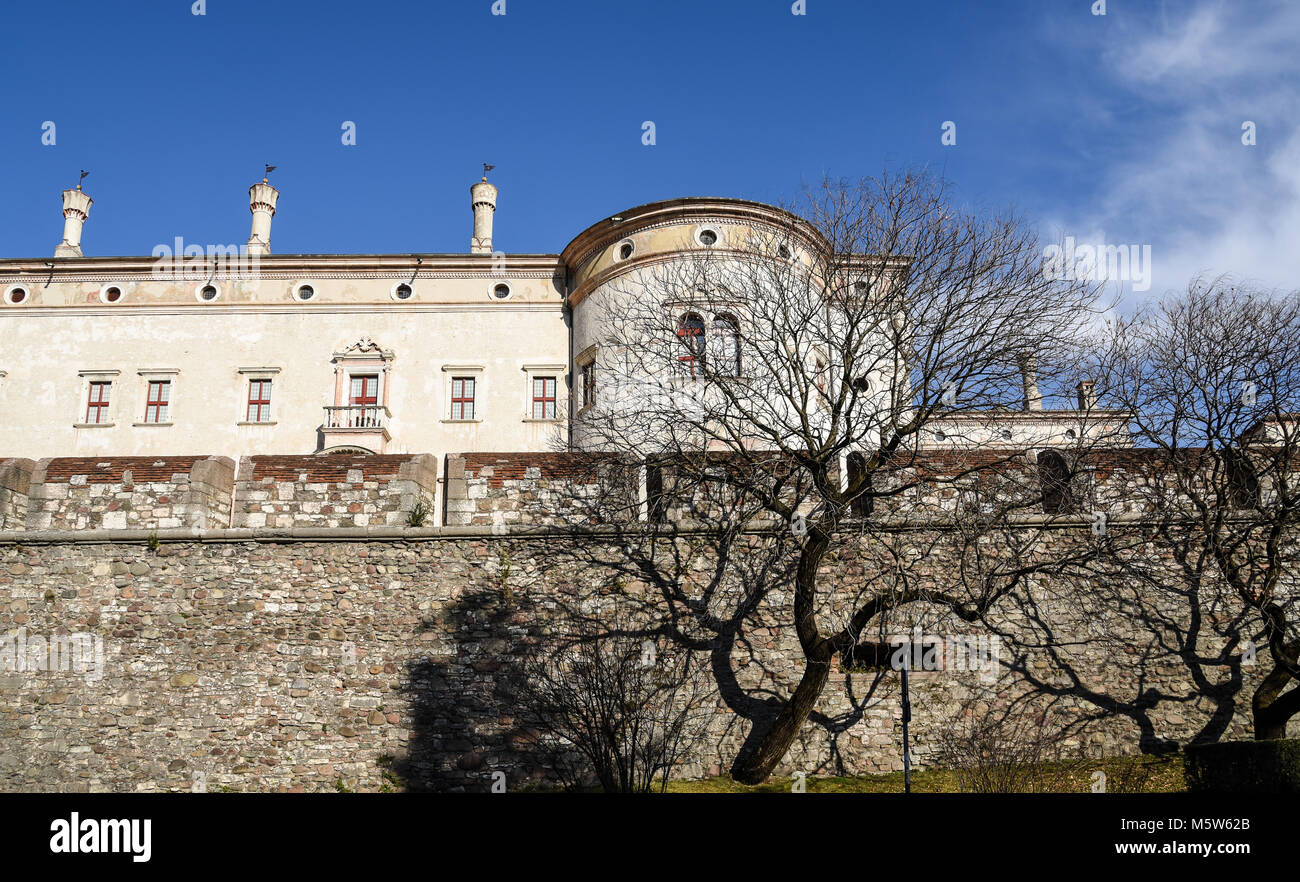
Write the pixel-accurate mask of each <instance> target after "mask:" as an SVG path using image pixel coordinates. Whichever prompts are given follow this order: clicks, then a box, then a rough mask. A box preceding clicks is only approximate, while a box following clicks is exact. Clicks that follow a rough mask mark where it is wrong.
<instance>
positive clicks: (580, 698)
mask: <svg viewBox="0 0 1300 882" xmlns="http://www.w3.org/2000/svg"><path fill="white" fill-rule="evenodd" d="M611 618H618V619H619V620H620V621H622V619H621V618H619V616H618V614H617V613H615V614H614V616H612V617H611V616H610V615H609V614H606V615H603V616H601V619H602V621H601V624H600V626H599V627H593V626H592V622H590V621H584V620H577V621H576V622H575V621H574V620H572V619H569V620H562V621H568V622H569V623H570V624H573V625H574V629H573V630H572V631H571V632H565V633H561V634H558V635H555V636H553V637H552V639H550V640H546V641H542V642H540V643H538V644H537V645H536V647H535V650H536V651H535V653H534V654H533V656H532V658H531V659H530V660H529V661H528V662H527V663H526V664H525V665H524V666H523V670H522V672H521V673H522V677H521V687H522V696H523V699H524V703H525V705H526V707H527V711H528V712H530V713H531V715H532V716H533V717H534V719H535V721H536V722H537V724H538V726H539V729H540V730H541V731H543V732H544V733H546V734H547V735H548V736H549V737H550V738H551V739H553V740H555V741H558V742H559V743H558V745H557V747H558V750H557V752H556V762H557V766H558V768H557V771H558V772H559V773H560V775H561V777H562V778H563V779H565V780H566V781H567V782H568V784H569V785H570V786H577V785H581V784H583V783H585V782H586V781H588V780H589V779H590V778H594V779H595V780H596V782H598V783H599V785H600V787H601V788H602V789H603V790H604V791H605V792H607V793H645V792H648V791H649V790H650V789H651V788H652V787H654V786H655V785H658V787H659V789H660V790H663V789H664V788H665V787H666V786H667V783H668V777H669V774H670V772H671V771H672V770H673V768H674V766H675V765H676V764H677V763H678V762H680V761H682V760H683V759H685V758H686V757H687V756H688V755H689V754H690V753H691V750H692V747H693V746H694V745H695V743H696V742H697V741H698V740H699V739H700V737H701V734H702V732H703V731H704V726H703V720H704V719H705V717H706V716H707V713H708V711H709V707H708V704H709V702H708V698H709V693H708V692H707V691H706V690H705V689H703V688H702V683H701V676H700V672H699V671H698V670H697V666H696V664H695V661H694V658H693V656H692V655H691V654H690V653H687V652H684V651H681V650H680V648H674V647H671V646H663V645H662V644H664V641H662V640H656V639H653V637H651V636H649V635H647V634H645V633H644V632H640V633H638V632H637V631H636V630H635V629H634V628H631V627H622V626H620V625H618V624H616V623H613V622H611ZM661 650H663V651H661Z"/></svg>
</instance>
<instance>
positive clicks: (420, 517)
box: [406, 502, 429, 527]
mask: <svg viewBox="0 0 1300 882" xmlns="http://www.w3.org/2000/svg"><path fill="white" fill-rule="evenodd" d="M428 516H429V506H427V505H425V504H424V503H423V502H417V503H416V504H415V508H413V509H411V511H410V513H408V514H407V516H406V526H408V527H423V526H424V519H425V518H427V517H428Z"/></svg>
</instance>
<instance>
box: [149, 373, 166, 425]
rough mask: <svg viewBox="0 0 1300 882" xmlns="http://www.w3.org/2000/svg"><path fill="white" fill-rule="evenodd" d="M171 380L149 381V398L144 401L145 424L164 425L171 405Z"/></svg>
mask: <svg viewBox="0 0 1300 882" xmlns="http://www.w3.org/2000/svg"><path fill="white" fill-rule="evenodd" d="M171 394H172V383H171V380H150V381H149V397H148V398H146V399H145V404H144V421H145V422H146V423H165V422H167V417H168V408H169V406H170V404H171Z"/></svg>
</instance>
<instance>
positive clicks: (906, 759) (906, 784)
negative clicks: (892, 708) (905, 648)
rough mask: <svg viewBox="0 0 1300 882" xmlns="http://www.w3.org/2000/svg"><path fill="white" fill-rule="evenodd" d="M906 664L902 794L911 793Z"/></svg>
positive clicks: (909, 710)
mask: <svg viewBox="0 0 1300 882" xmlns="http://www.w3.org/2000/svg"><path fill="white" fill-rule="evenodd" d="M907 667H908V665H907V663H906V662H904V664H903V668H902V672H903V792H904V793H911V792H912V754H911V752H910V751H909V750H908V743H907V724H908V723H909V722H911V720H912V701H911V699H910V697H909V696H908V694H907Z"/></svg>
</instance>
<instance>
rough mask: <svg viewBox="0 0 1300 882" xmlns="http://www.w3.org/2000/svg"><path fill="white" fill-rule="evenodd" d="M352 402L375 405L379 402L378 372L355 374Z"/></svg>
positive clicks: (354, 403) (353, 377)
mask: <svg viewBox="0 0 1300 882" xmlns="http://www.w3.org/2000/svg"><path fill="white" fill-rule="evenodd" d="M351 403H352V404H353V405H373V404H378V403H379V375H378V374H353V376H352V402H351Z"/></svg>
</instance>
